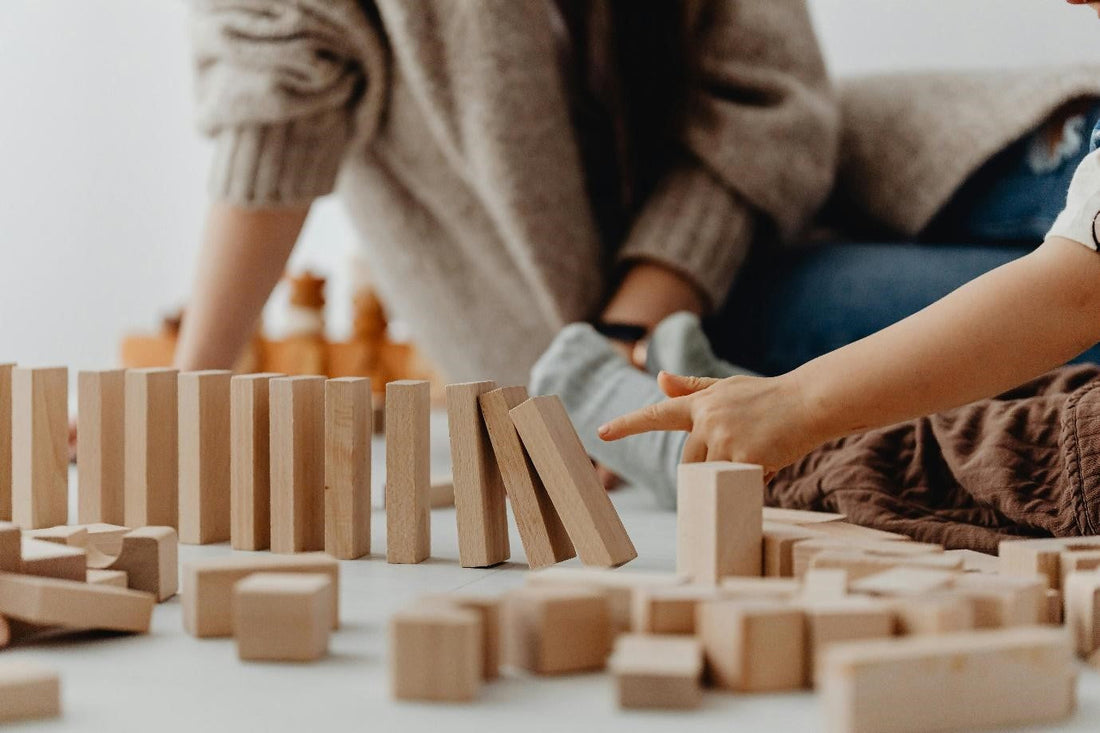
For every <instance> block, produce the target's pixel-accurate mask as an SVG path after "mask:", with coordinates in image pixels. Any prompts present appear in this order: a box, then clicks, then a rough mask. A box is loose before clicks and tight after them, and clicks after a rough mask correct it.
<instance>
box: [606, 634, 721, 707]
mask: <svg viewBox="0 0 1100 733" xmlns="http://www.w3.org/2000/svg"><path fill="white" fill-rule="evenodd" d="M608 667H610V669H611V673H612V675H614V677H615V686H616V688H617V692H618V699H619V707H621V708H627V709H630V708H664V709H686V708H694V707H697V706H698V705H699V702H700V701H701V700H702V699H703V688H702V676H703V646H702V644H701V643H700V642H699V640H698V639H694V638H691V637H683V636H659V635H648V634H623V635H622V636H620V637H619V638H618V639H616V640H615V651H614V652H613V653H612V654H611V659H610V661H609V662H608Z"/></svg>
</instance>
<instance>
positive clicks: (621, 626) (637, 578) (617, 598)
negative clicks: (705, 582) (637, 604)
mask: <svg viewBox="0 0 1100 733" xmlns="http://www.w3.org/2000/svg"><path fill="white" fill-rule="evenodd" d="M686 580H687V577H686V576H683V575H679V574H677V573H631V572H626V571H623V570H610V569H606V568H568V567H560V568H546V569H544V570H539V571H537V572H533V573H528V575H527V584H528V585H532V586H559V587H566V588H590V589H593V590H598V591H600V592H601V593H603V594H604V595H606V596H607V602H608V610H609V611H610V613H611V628H612V630H613V631H614V632H615V633H619V632H622V631H629V630H630V628H631V626H632V625H633V620H632V619H633V613H634V597H635V596H636V595H637V594H638V592H639V591H640V590H642V589H644V588H673V587H677V586H682V585H683V584H684V583H685V582H686Z"/></svg>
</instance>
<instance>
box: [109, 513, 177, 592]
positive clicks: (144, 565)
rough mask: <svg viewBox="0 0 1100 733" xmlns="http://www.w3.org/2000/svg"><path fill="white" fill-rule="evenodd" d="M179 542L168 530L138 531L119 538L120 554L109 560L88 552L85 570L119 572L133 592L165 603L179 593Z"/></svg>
mask: <svg viewBox="0 0 1100 733" xmlns="http://www.w3.org/2000/svg"><path fill="white" fill-rule="evenodd" d="M178 557H179V538H178V536H177V535H176V530H174V529H172V528H171V527H141V528H140V529H135V530H133V531H131V532H128V533H127V534H125V535H123V537H122V551H121V552H120V553H119V554H118V555H117V556H116V557H111V556H110V555H106V554H104V553H102V552H99V551H97V550H93V549H91V548H89V552H88V567H89V568H94V569H96V570H123V571H125V572H126V575H127V578H128V583H129V586H130V588H131V589H133V590H142V591H145V592H146V593H152V594H153V595H155V596H156V597H157V601H158V602H160V601H166V600H168V599H169V598H171V597H172V596H174V595H176V591H178V590H179V569H178V568H179V563H178Z"/></svg>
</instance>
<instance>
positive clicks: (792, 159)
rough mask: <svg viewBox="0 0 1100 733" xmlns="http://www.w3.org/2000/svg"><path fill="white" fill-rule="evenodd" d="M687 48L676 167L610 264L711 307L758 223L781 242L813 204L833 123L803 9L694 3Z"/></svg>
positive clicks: (823, 183) (775, 3) (829, 158)
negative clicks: (697, 6)
mask: <svg viewBox="0 0 1100 733" xmlns="http://www.w3.org/2000/svg"><path fill="white" fill-rule="evenodd" d="M690 48H692V49H694V55H695V58H694V59H693V60H692V62H693V64H694V69H693V75H694V77H693V88H692V90H691V97H690V99H689V108H688V113H687V118H686V121H685V124H684V127H683V131H682V133H681V140H680V143H681V147H682V150H681V152H682V154H683V155H682V159H683V162H682V164H681V165H680V166H678V167H676V168H674V169H673V170H672V171H670V172H669V174H668V175H667V177H666V178H665V180H664V181H663V182H662V183H661V184H660V185H658V187H657V188H656V189H655V191H654V192H653V194H652V195H651V197H650V199H649V200H648V201H647V202H646V204H645V206H644V207H643V209H642V212H641V214H640V215H639V217H638V218H637V219H636V221H635V222H634V225H633V228H632V230H631V232H630V235H629V237H628V239H627V241H626V242H625V244H624V246H623V248H622V249H621V250H620V252H619V257H620V259H621V260H624V261H631V260H651V261H656V262H660V263H662V264H665V265H667V266H669V267H671V268H673V269H675V270H678V271H680V272H682V273H684V274H685V275H686V276H688V277H689V278H691V279H692V280H694V281H695V283H696V284H697V285H698V286H699V288H700V290H701V291H702V292H703V293H704V294H705V295H707V296H708V298H709V300H710V303H711V304H712V305H718V304H720V303H721V302H722V301H723V300H724V298H725V295H726V292H727V291H728V289H729V287H730V284H731V283H732V281H733V278H734V276H735V274H736V272H737V270H738V268H739V267H740V265H741V263H742V262H743V261H744V258H745V256H746V254H747V253H748V249H749V246H750V244H751V242H752V239H753V237H754V235H755V234H756V230H757V225H758V224H759V223H760V222H761V221H762V220H763V221H765V222H768V223H770V224H771V225H772V226H773V227H774V229H775V231H776V232H777V233H778V234H779V236H780V237H782V238H784V239H789V238H792V237H793V236H794V235H795V234H797V233H798V232H799V230H800V229H801V228H802V227H804V226H805V225H806V224H807V222H808V220H809V219H810V217H811V216H812V215H813V213H814V212H815V211H816V210H817V208H818V207H819V206H820V205H821V203H822V202H823V201H824V199H825V196H826V195H827V194H828V191H829V189H830V187H831V185H832V181H833V176H834V173H835V166H836V156H837V147H838V136H839V114H838V108H837V104H836V100H835V98H834V95H833V92H832V89H831V88H830V85H829V82H828V79H827V76H826V72H825V66H824V62H823V60H822V57H821V53H820V50H819V49H818V47H817V41H816V38H815V36H814V32H813V28H812V25H811V23H810V17H809V12H808V10H807V8H806V4H805V2H804V0H767V2H743V1H739V0H713V1H712V2H708V3H704V4H703V5H702V7H701V10H700V12H699V14H698V17H697V18H696V19H695V20H694V22H693V24H692V27H691V30H690Z"/></svg>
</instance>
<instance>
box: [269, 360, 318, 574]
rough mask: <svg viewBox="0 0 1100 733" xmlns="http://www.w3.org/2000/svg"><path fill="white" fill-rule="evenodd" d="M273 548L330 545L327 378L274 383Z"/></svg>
mask: <svg viewBox="0 0 1100 733" xmlns="http://www.w3.org/2000/svg"><path fill="white" fill-rule="evenodd" d="M269 386H270V405H269V408H270V417H271V446H270V449H271V551H272V552H281V553H290V552H311V551H314V550H323V549H325V378H324V377H313V376H306V377H279V378H276V379H272V380H271V381H270V382H269Z"/></svg>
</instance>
